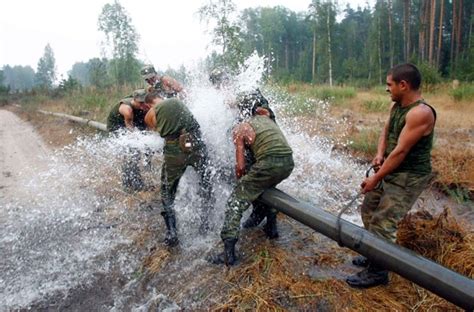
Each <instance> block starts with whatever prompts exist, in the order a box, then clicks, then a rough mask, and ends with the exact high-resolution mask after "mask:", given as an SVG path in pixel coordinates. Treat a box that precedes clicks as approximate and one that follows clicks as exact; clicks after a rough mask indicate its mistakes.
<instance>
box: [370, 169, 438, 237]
mask: <svg viewBox="0 0 474 312" xmlns="http://www.w3.org/2000/svg"><path fill="white" fill-rule="evenodd" d="M430 178H431V176H430V175H415V174H410V173H405V172H404V173H396V174H392V175H389V176H387V177H386V178H385V179H384V182H383V190H384V191H383V194H382V196H381V198H380V202H379V205H378V207H377V209H376V210H375V211H374V212H373V213H372V214H371V216H370V219H368V220H367V222H368V230H369V231H370V232H372V233H375V234H376V235H378V236H381V237H384V238H386V239H388V240H390V241H392V242H395V241H396V238H397V226H398V222H400V221H401V220H402V219H403V217H404V216H405V215H406V214H407V213H408V211H409V210H410V209H411V207H412V206H413V204H414V203H415V201H416V199H417V198H418V196H419V195H420V194H421V192H422V191H423V189H424V188H425V187H426V185H427V184H428V182H429V180H430Z"/></svg>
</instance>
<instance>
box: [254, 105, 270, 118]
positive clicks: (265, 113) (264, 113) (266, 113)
mask: <svg viewBox="0 0 474 312" xmlns="http://www.w3.org/2000/svg"><path fill="white" fill-rule="evenodd" d="M255 113H256V114H257V115H262V116H267V117H270V112H269V111H268V109H266V108H263V107H257V109H256V110H255Z"/></svg>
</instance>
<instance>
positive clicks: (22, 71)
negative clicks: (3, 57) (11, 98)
mask: <svg viewBox="0 0 474 312" xmlns="http://www.w3.org/2000/svg"><path fill="white" fill-rule="evenodd" d="M2 71H3V82H0V85H3V86H6V87H9V89H10V90H12V91H28V90H31V89H32V88H33V87H34V83H35V71H34V70H33V68H31V66H19V65H16V66H13V67H12V66H10V65H5V66H4V67H3V69H2Z"/></svg>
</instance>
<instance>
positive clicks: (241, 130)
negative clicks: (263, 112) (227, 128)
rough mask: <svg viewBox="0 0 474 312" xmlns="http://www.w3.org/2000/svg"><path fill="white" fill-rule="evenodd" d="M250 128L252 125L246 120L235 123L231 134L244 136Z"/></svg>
mask: <svg viewBox="0 0 474 312" xmlns="http://www.w3.org/2000/svg"><path fill="white" fill-rule="evenodd" d="M251 130H252V127H251V126H250V124H249V123H248V122H241V123H238V124H237V125H235V127H234V129H233V130H232V135H233V136H234V138H235V137H238V136H245V135H247V134H248V133H249V132H250V131H251Z"/></svg>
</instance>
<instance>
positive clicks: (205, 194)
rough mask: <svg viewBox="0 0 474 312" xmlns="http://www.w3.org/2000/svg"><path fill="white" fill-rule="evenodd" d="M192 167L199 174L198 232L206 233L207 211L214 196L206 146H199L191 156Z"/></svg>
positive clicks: (212, 202) (209, 209)
mask: <svg viewBox="0 0 474 312" xmlns="http://www.w3.org/2000/svg"><path fill="white" fill-rule="evenodd" d="M192 165H193V167H194V168H195V169H196V171H197V173H198V175H199V178H200V179H199V196H200V197H201V200H202V205H201V212H200V218H201V225H200V232H201V233H203V234H204V233H206V232H207V231H208V230H209V213H210V211H211V210H212V209H213V208H214V205H215V202H216V200H215V196H214V190H213V187H212V180H213V170H214V168H213V167H212V164H211V161H210V159H209V157H208V154H207V149H206V147H205V146H204V147H202V148H200V149H199V150H198V151H197V153H196V155H195V156H194V158H193V163H192Z"/></svg>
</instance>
